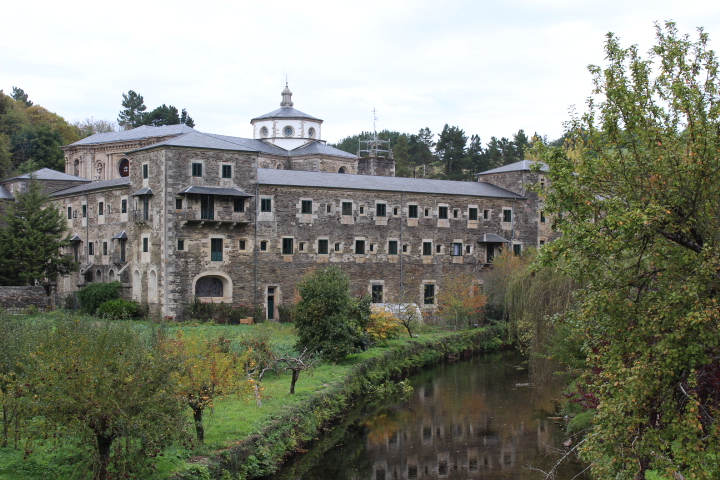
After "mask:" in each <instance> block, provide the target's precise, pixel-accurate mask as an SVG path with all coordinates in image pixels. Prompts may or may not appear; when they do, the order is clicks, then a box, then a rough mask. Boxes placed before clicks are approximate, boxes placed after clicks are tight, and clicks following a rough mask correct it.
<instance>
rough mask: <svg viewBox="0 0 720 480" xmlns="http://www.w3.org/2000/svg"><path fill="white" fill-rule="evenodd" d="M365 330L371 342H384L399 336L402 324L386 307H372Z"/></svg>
mask: <svg viewBox="0 0 720 480" xmlns="http://www.w3.org/2000/svg"><path fill="white" fill-rule="evenodd" d="M365 331H366V332H367V333H368V335H369V336H370V340H371V341H372V342H373V343H379V344H385V343H386V341H387V340H390V339H393V338H398V337H400V333H401V332H402V324H401V323H400V320H398V319H397V317H395V315H393V314H392V313H391V312H389V311H387V310H386V309H384V308H382V307H380V308H373V309H372V314H371V315H370V321H369V322H368V325H367V327H366V328H365Z"/></svg>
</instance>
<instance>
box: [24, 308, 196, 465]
mask: <svg viewBox="0 0 720 480" xmlns="http://www.w3.org/2000/svg"><path fill="white" fill-rule="evenodd" d="M32 358H33V362H32V363H31V367H30V368H28V370H29V371H32V372H33V377H32V381H31V382H30V383H29V388H32V390H33V391H34V393H35V395H36V396H37V402H36V403H37V404H36V408H37V414H38V416H37V420H38V421H40V422H42V425H43V427H44V429H45V430H46V432H48V433H49V434H51V435H56V434H66V435H67V436H66V437H65V441H74V442H78V444H80V445H81V446H82V445H85V446H86V447H87V446H90V445H91V446H90V447H89V448H90V449H91V450H93V451H94V452H95V462H94V475H93V478H94V479H105V478H107V477H108V469H109V467H110V464H111V461H112V458H113V456H114V457H115V459H116V461H117V462H116V463H118V464H120V465H123V464H125V462H122V461H120V459H118V458H117V456H118V455H128V453H129V452H130V451H133V452H134V455H135V457H136V458H134V459H133V461H132V462H128V463H127V464H126V465H129V466H130V468H133V467H135V468H136V467H137V465H136V464H137V463H138V462H139V461H140V460H141V459H147V458H149V457H152V456H155V455H157V453H158V452H159V450H160V449H161V448H162V447H163V446H165V445H167V444H168V443H169V442H170V441H171V440H174V439H177V438H182V437H183V436H184V435H185V432H186V426H187V422H186V419H185V415H184V412H183V406H182V403H181V402H180V401H179V399H178V397H177V393H176V390H177V389H176V385H175V383H174V380H175V379H176V378H177V375H176V372H177V369H178V365H177V362H176V361H174V359H173V358H172V357H170V356H167V355H163V351H162V350H161V349H158V348H156V346H155V345H153V344H152V343H148V342H147V341H145V340H144V339H143V338H142V337H141V336H140V335H139V333H138V332H137V331H135V330H134V329H133V327H132V325H129V324H127V323H121V322H98V321H97V320H93V321H83V320H79V319H76V318H70V317H64V318H58V319H56V320H55V324H54V325H53V328H52V329H51V330H50V331H49V332H48V333H47V335H46V336H45V337H44V339H43V342H42V344H41V345H40V347H39V348H38V350H37V352H34V353H33V355H32ZM120 439H126V441H125V442H123V443H124V444H123V448H120V449H115V451H114V453H113V448H112V446H113V444H114V443H115V442H116V441H118V440H120Z"/></svg>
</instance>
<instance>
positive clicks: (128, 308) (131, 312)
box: [97, 298, 140, 320]
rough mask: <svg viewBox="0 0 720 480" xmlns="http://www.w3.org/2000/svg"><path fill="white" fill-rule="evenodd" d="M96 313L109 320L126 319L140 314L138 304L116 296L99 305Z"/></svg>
mask: <svg viewBox="0 0 720 480" xmlns="http://www.w3.org/2000/svg"><path fill="white" fill-rule="evenodd" d="M97 314H98V317H102V318H107V319H109V320H126V319H128V318H135V317H139V316H140V305H139V304H138V303H137V302H134V301H131V300H125V299H122V298H116V299H115V300H108V301H107V302H105V303H103V304H102V305H100V306H99V307H98V309H97Z"/></svg>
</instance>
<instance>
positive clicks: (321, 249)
mask: <svg viewBox="0 0 720 480" xmlns="http://www.w3.org/2000/svg"><path fill="white" fill-rule="evenodd" d="M328 243H329V242H328V240H324V239H322V240H318V253H319V254H320V255H327V253H328Z"/></svg>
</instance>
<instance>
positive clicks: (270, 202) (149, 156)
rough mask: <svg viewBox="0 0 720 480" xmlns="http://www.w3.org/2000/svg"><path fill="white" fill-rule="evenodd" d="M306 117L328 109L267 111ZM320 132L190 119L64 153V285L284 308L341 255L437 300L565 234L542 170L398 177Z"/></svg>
mask: <svg viewBox="0 0 720 480" xmlns="http://www.w3.org/2000/svg"><path fill="white" fill-rule="evenodd" d="M286 90H287V89H286ZM288 92H289V91H288ZM288 92H283V94H284V96H283V98H284V100H283V102H284V103H286V104H287V101H286V95H287V93H288ZM286 108H287V109H289V110H285V109H286ZM293 115H295V116H304V117H302V118H305V119H307V118H309V119H313V118H314V117H309V116H307V115H306V114H303V113H302V112H298V111H296V110H294V109H293V108H292V105H291V103H290V106H282V108H281V109H280V110H279V113H278V112H277V111H276V112H271V113H270V114H266V115H265V116H261V117H258V119H265V118H281V119H285V118H290V117H292V116H293ZM256 120H257V119H255V120H253V122H255V123H257V125H264V123H263V122H264V121H265V120H262V121H260V120H257V122H256ZM315 120H317V119H315ZM273 121H274V120H273ZM318 122H321V121H319V120H318ZM316 126H317V127H318V129H317V131H316V132H314V135H317V136H318V138H303V139H302V140H303V141H304V142H306V143H305V144H303V145H302V146H300V147H294V146H293V148H292V149H291V150H284V149H282V148H280V147H278V146H277V145H273V144H271V143H268V142H266V141H264V140H263V139H262V138H254V139H245V138H238V137H227V136H221V135H212V134H205V133H201V132H197V131H195V130H193V129H189V128H188V127H184V126H182V127H178V126H173V127H175V129H174V130H173V129H170V128H169V127H141V128H140V129H135V130H140V131H135V130H129V131H125V132H114V133H112V134H99V135H94V136H92V137H88V138H87V139H83V140H81V141H80V142H78V144H73V145H69V146H67V147H65V153H66V168H67V172H66V173H67V175H68V177H71V178H70V179H68V178H66V179H65V181H66V182H68V181H74V182H76V183H74V184H72V185H71V184H69V183H66V184H63V185H51V184H50V183H48V188H50V189H57V191H55V192H54V193H53V194H52V198H53V200H54V201H55V202H56V203H57V205H58V207H59V208H60V209H61V211H62V212H63V213H64V214H65V215H66V218H67V222H68V227H69V230H70V232H71V237H72V240H73V243H72V246H71V247H70V249H69V252H68V253H70V254H72V255H74V256H75V258H76V259H77V260H78V262H80V264H81V269H80V271H79V272H77V273H74V274H72V275H69V276H67V277H65V278H62V279H60V280H59V281H58V286H57V288H58V292H59V293H60V294H63V293H69V292H73V291H76V290H77V289H79V288H82V287H83V286H84V285H87V284H88V283H89V282H97V281H112V280H119V281H121V282H122V283H123V285H124V287H125V291H126V292H127V295H128V296H130V297H132V298H134V299H136V300H139V301H142V302H147V303H148V304H149V306H150V311H151V312H152V313H153V314H154V315H156V316H163V317H172V318H178V319H179V318H182V317H183V315H184V312H185V309H186V307H187V305H188V303H190V302H192V301H193V299H194V298H195V297H199V298H200V299H201V300H203V301H213V302H231V303H236V304H237V303H245V304H260V305H263V306H264V307H265V308H266V311H267V312H268V317H270V318H277V313H278V312H277V306H278V305H281V304H288V303H291V302H293V301H294V298H295V290H296V286H297V283H298V282H299V280H300V279H301V278H302V276H303V275H304V274H305V273H307V272H308V271H310V270H312V269H314V268H318V267H322V266H324V265H330V264H337V265H341V266H342V267H343V269H345V270H346V271H347V272H348V273H349V274H350V277H351V279H352V288H353V290H354V292H353V293H355V294H360V293H372V294H373V296H374V299H375V300H376V301H382V302H391V303H392V302H399V301H408V300H414V301H416V302H418V303H419V304H421V305H425V306H426V307H428V308H432V306H433V304H434V303H435V298H434V296H435V295H436V294H437V293H438V292H440V291H442V289H443V288H444V284H443V282H444V280H445V279H446V278H447V277H448V276H449V275H452V274H455V273H466V274H471V275H472V276H474V277H475V278H476V279H477V281H478V283H482V282H483V272H484V271H486V270H487V268H488V267H489V264H490V262H491V260H492V257H493V256H494V255H495V254H496V253H497V252H498V250H499V248H501V247H510V248H513V250H514V251H515V252H516V253H521V252H522V250H523V249H525V248H527V247H534V246H538V245H539V244H540V242H541V241H545V240H546V239H549V238H550V233H549V232H548V231H547V227H546V225H545V224H544V223H543V221H542V220H543V219H542V217H541V216H540V215H539V213H538V212H539V209H540V203H539V200H538V198H537V195H535V194H534V193H530V192H528V191H527V189H526V187H525V184H526V182H531V181H541V180H542V178H541V177H542V174H531V173H530V170H529V168H528V167H527V166H526V165H525V163H524V162H520V163H521V165H516V166H515V167H513V166H509V167H508V168H506V167H503V169H504V170H502V171H501V172H493V171H490V172H486V173H485V174H484V175H481V176H480V177H479V178H480V180H481V181H480V182H450V181H441V180H424V179H404V178H395V177H394V163H393V161H392V158H391V157H389V158H358V157H356V156H355V155H351V154H348V153H346V152H341V151H339V150H336V149H334V148H332V147H328V146H327V145H326V144H325V143H324V142H323V141H322V140H321V139H320V138H319V133H320V131H319V123H317V124H316ZM153 128H155V129H158V130H153ZM288 133H289V132H288ZM303 135H304V136H305V137H309V135H308V132H307V131H305V130H302V131H301V132H299V133H298V134H297V137H296V138H295V140H297V139H300V137H302V136H303ZM293 145H294V144H293ZM79 159H81V161H80V163H79V165H87V164H88V163H91V164H92V163H93V162H98V161H99V160H98V159H100V160H102V162H104V163H103V165H105V166H104V167H103V171H104V172H106V173H105V174H103V175H104V176H101V177H98V178H104V179H97V178H96V177H93V172H94V170H88V169H87V167H82V168H81V169H80V172H81V173H82V174H85V175H89V176H88V178H90V179H92V180H93V181H92V182H88V180H87V179H83V178H80V177H78V176H73V175H72V174H73V173H75V172H76V170H75V167H76V162H75V160H79ZM118 159H121V160H127V163H126V164H123V165H124V166H123V167H122V168H121V165H120V163H118V162H117V161H118ZM125 167H126V168H125ZM110 172H114V173H110ZM360 172H362V173H365V175H360V174H358V173H360ZM342 173H345V175H343V174H342ZM63 175H65V174H63ZM60 187H63V188H60ZM68 187H69V188H68Z"/></svg>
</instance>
